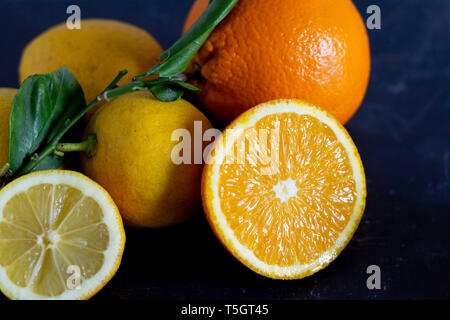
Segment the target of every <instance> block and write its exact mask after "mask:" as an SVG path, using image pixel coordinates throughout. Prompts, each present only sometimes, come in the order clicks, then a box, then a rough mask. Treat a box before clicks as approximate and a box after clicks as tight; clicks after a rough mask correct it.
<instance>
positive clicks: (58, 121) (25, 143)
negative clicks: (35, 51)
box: [0, 0, 238, 186]
mask: <svg viewBox="0 0 450 320" xmlns="http://www.w3.org/2000/svg"><path fill="white" fill-rule="evenodd" d="M237 1H238V0H213V1H211V2H210V4H209V6H208V7H207V8H206V10H205V11H204V12H203V14H202V15H201V17H200V18H199V19H198V20H197V21H196V22H195V23H194V24H193V25H192V27H191V28H190V29H189V30H188V31H187V32H186V33H185V34H184V35H183V36H182V37H181V38H180V39H179V40H178V41H176V42H175V43H174V44H173V45H172V46H171V47H170V48H169V49H168V50H166V51H164V52H163V53H162V54H161V56H160V57H159V58H158V60H159V62H158V63H157V64H156V65H155V66H154V67H152V68H151V69H150V70H149V71H147V72H146V73H144V74H141V75H137V76H135V77H134V78H133V81H132V82H130V83H128V84H126V85H123V86H120V87H118V86H117V83H118V82H119V81H120V79H122V78H123V76H124V75H125V74H126V73H127V71H126V70H123V71H120V72H119V74H118V75H117V77H116V78H115V79H113V81H112V82H111V83H110V84H109V85H108V86H107V87H106V88H105V90H104V91H103V92H101V93H100V94H99V95H98V96H97V98H96V99H94V100H93V101H92V102H90V103H89V104H87V105H86V102H85V99H84V95H83V91H82V89H81V86H80V84H79V83H78V81H77V80H76V79H75V77H74V76H73V74H72V73H71V72H70V71H69V70H68V69H67V68H66V67H62V68H60V69H58V70H56V71H55V72H53V73H50V74H39V75H33V76H31V77H29V78H27V79H26V80H25V81H24V82H23V84H22V85H21V87H20V88H19V92H18V93H17V95H16V97H15V98H14V101H13V105H12V110H11V115H10V143H9V160H8V163H6V164H4V166H2V167H0V186H2V185H4V184H6V183H8V182H9V181H11V180H12V179H15V178H17V177H20V176H22V175H25V174H28V173H30V172H32V171H35V170H45V169H56V168H60V167H61V166H62V164H63V161H64V153H65V152H71V151H85V152H86V153H87V154H88V155H91V156H92V155H93V154H95V148H96V143H97V140H96V138H95V137H93V136H90V137H88V138H87V140H86V141H83V142H81V143H76V144H70V143H62V142H61V140H62V139H63V138H64V137H66V136H67V134H68V132H69V130H71V129H73V127H74V126H75V124H77V123H78V122H79V121H80V120H81V119H82V118H83V117H84V116H85V115H86V113H87V112H88V111H89V110H91V109H92V108H93V107H94V106H96V105H97V104H98V103H100V102H101V101H109V100H110V99H112V98H115V97H118V96H121V95H123V94H126V93H129V92H133V91H138V90H149V91H151V92H152V94H153V95H154V96H155V97H156V98H157V99H159V100H161V101H164V102H167V101H175V100H177V99H180V98H181V97H182V96H183V94H184V92H185V90H191V91H198V90H199V89H198V88H196V87H194V86H193V85H191V84H189V83H188V82H187V81H188V80H189V79H190V77H192V76H198V75H199V74H200V70H199V68H198V67H194V68H193V69H194V71H193V72H191V73H186V72H185V70H186V69H187V68H188V66H189V65H190V63H191V61H192V59H193V57H194V56H195V54H196V53H197V51H198V50H199V49H200V48H201V46H202V45H203V43H204V42H205V41H206V39H207V38H208V37H209V35H210V34H211V32H212V31H213V30H214V28H215V27H216V26H217V25H218V24H219V23H220V22H221V21H222V20H223V19H224V18H225V17H226V16H227V15H228V13H229V12H230V11H231V9H232V8H233V7H234V5H235V4H236V3H237ZM149 76H154V77H155V78H154V79H151V80H145V78H147V77H149ZM0 166H1V164H0Z"/></svg>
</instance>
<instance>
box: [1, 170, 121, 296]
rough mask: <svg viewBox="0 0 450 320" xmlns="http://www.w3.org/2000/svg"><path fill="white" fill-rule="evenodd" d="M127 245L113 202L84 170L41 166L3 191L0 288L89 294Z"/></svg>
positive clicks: (24, 292) (7, 291)
mask: <svg viewBox="0 0 450 320" xmlns="http://www.w3.org/2000/svg"><path fill="white" fill-rule="evenodd" d="M124 245H125V233H124V229H123V224H122V219H121V217H120V214H119V211H118V209H117V207H116V205H115V204H114V202H113V201H112V199H111V197H110V196H109V195H108V193H107V192H106V191H105V190H104V189H103V188H102V187H100V186H99V185H98V184H96V183H95V182H93V181H92V180H90V179H88V178H87V177H85V176H84V175H82V174H80V173H77V172H72V171H64V170H50V171H39V172H35V173H31V174H29V175H26V176H24V177H21V178H19V179H17V180H14V181H13V182H11V183H9V184H8V185H7V186H6V187H4V188H3V189H2V190H1V191H0V290H1V291H2V292H3V293H4V294H5V295H6V296H8V297H9V298H11V299H27V300H28V299H87V298H89V297H91V296H93V295H94V294H96V293H97V292H98V291H99V290H100V289H101V288H103V287H104V286H105V284H106V283H107V282H108V281H109V280H110V279H111V278H112V276H113V275H114V274H115V273H116V271H117V269H118V268H119V265H120V262H121V260H122V253H123V250H124Z"/></svg>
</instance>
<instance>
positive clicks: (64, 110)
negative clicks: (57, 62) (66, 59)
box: [9, 67, 86, 173]
mask: <svg viewBox="0 0 450 320" xmlns="http://www.w3.org/2000/svg"><path fill="white" fill-rule="evenodd" d="M85 105H86V103H85V100H84V95H83V91H82V89H81V87H80V84H79V83H78V81H77V80H76V79H75V77H74V76H73V75H72V73H71V72H70V71H69V70H68V69H67V68H66V67H62V68H60V69H58V70H56V71H55V72H53V73H49V74H40V75H34V76H31V77H29V78H27V79H26V80H25V81H24V83H23V84H22V86H21V87H20V89H19V92H18V93H17V95H16V97H15V98H14V101H13V105H12V110H11V114H10V141H9V163H10V165H11V168H10V169H11V170H12V172H13V173H16V172H17V170H19V169H20V167H21V166H22V165H23V163H24V161H25V160H26V159H27V158H28V157H30V156H31V155H33V154H34V153H36V152H37V151H38V150H39V148H40V147H41V144H43V142H49V141H50V140H51V139H52V137H54V136H55V135H56V134H57V132H58V131H59V130H60V129H61V127H62V126H63V125H64V123H66V122H67V121H68V119H70V118H71V117H73V116H74V115H75V114H76V113H77V112H78V111H79V110H81V109H82V108H83V107H84V106H85ZM49 163H53V164H54V163H55V161H49V162H46V165H45V167H46V168H47V169H48V166H49ZM51 166H53V165H51ZM55 168H57V167H55Z"/></svg>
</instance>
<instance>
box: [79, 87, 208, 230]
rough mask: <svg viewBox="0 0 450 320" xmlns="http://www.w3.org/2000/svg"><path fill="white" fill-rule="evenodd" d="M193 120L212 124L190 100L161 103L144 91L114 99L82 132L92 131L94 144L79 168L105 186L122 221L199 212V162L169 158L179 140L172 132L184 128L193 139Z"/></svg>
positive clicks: (147, 221)
mask: <svg viewBox="0 0 450 320" xmlns="http://www.w3.org/2000/svg"><path fill="white" fill-rule="evenodd" d="M194 121H200V122H201V125H202V128H203V130H207V129H208V128H211V124H210V122H209V120H208V119H207V118H206V117H205V116H204V115H203V114H202V113H201V112H200V111H198V110H197V109H196V108H195V107H194V106H193V105H191V104H190V103H189V102H187V101H185V100H178V101H174V102H161V101H159V100H157V99H156V98H154V97H153V96H152V94H151V93H150V92H148V91H145V92H144V91H141V92H134V93H129V94H126V95H123V96H120V97H118V98H115V99H113V100H111V101H110V102H109V103H107V104H105V105H104V107H102V108H101V109H100V110H99V111H98V112H97V113H96V114H95V115H94V117H93V118H92V119H91V121H90V123H89V125H88V128H87V129H86V133H85V134H86V135H90V134H95V135H96V136H97V140H98V147H97V151H96V154H95V155H94V156H93V157H91V158H88V157H86V156H84V155H83V156H82V159H81V163H82V168H83V172H84V173H86V174H87V175H88V176H89V177H91V178H92V179H93V180H95V181H97V182H98V183H99V184H100V185H102V186H103V187H104V188H105V189H106V190H108V192H109V193H110V194H111V196H112V198H113V199H114V201H115V203H116V204H117V206H118V207H119V210H120V213H121V214H122V217H123V219H124V222H125V223H126V224H127V225H130V226H134V227H162V226H168V225H172V224H176V223H179V222H181V221H183V220H185V219H187V218H189V217H190V216H192V215H193V214H194V213H196V212H199V211H200V210H201V197H200V181H201V175H202V168H203V166H202V164H194V163H193V162H194V161H192V162H191V164H189V163H188V161H186V162H185V163H181V164H176V163H175V162H173V161H172V153H173V150H176V146H177V145H178V144H179V143H181V142H180V141H179V140H177V139H172V134H173V133H174V131H175V130H182V131H186V133H187V134H189V135H190V136H192V140H191V141H192V143H193V140H194V139H193V138H194V134H195V133H194V128H195V124H194ZM189 146H191V143H189ZM174 148H175V149H174ZM188 151H189V150H186V152H188Z"/></svg>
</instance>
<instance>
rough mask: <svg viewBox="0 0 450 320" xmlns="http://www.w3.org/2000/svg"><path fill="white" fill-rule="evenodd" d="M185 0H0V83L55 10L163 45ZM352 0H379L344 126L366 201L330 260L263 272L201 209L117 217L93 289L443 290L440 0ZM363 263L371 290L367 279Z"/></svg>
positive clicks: (446, 218)
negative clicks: (284, 275)
mask: <svg viewBox="0 0 450 320" xmlns="http://www.w3.org/2000/svg"><path fill="white" fill-rule="evenodd" d="M280 1H282V0H280ZM299 1H300V0H299ZM192 2H193V0H122V1H118V0H114V1H113V0H96V1H86V0H76V1H63V0H42V1H39V0H0V56H1V59H0V87H17V86H18V77H17V68H18V63H19V59H20V55H21V51H22V49H23V48H24V46H25V45H26V43H27V42H28V41H30V40H31V39H32V38H33V37H34V36H36V35H38V34H39V33H41V32H42V31H44V30H45V29H46V28H48V27H50V26H52V25H54V24H57V23H61V22H63V21H65V19H66V18H67V15H66V8H67V6H68V5H70V4H77V5H79V6H80V7H81V11H82V17H83V18H87V17H104V18H114V19H119V20H123V21H126V22H130V23H133V24H135V25H137V26H139V27H142V28H144V29H146V30H147V31H149V32H150V33H151V34H152V35H153V36H155V38H156V39H158V41H159V42H160V43H161V44H162V46H163V47H164V48H167V47H168V46H170V44H172V43H173V42H174V41H175V40H176V39H177V38H178V36H179V35H180V31H181V28H182V24H183V21H184V18H185V16H186V14H187V12H188V10H189V8H190V5H191V3H192ZM354 3H355V4H356V5H357V7H358V9H359V11H360V13H361V15H362V16H363V18H364V20H366V18H367V17H368V15H367V14H366V8H367V7H368V6H369V5H371V4H377V5H379V6H380V7H381V14H382V29H381V30H368V34H369V37H370V43H371V51H372V73H371V80H370V84H369V89H368V92H367V95H366V98H365V100H364V102H363V104H362V106H361V108H360V109H359V111H358V112H357V113H356V115H355V116H354V117H353V119H352V120H351V121H350V122H349V123H348V124H347V125H346V128H347V129H348V131H349V133H350V135H351V136H352V137H353V139H354V141H355V143H356V145H357V147H358V149H359V152H360V154H361V157H362V160H363V163H364V167H365V170H366V176H367V187H368V198H367V208H366V211H365V214H364V216H363V219H362V221H361V225H360V227H359V229H358V230H357V232H356V235H355V237H354V238H353V240H352V241H351V242H350V244H349V245H348V247H347V248H346V249H345V250H344V251H343V252H342V254H341V255H340V256H339V257H338V258H337V259H336V260H335V262H333V263H332V264H331V265H330V266H328V267H327V268H326V269H324V270H323V271H320V272H319V273H317V274H315V275H313V276H311V277H309V278H306V279H302V280H295V281H280V280H271V279H266V278H264V277H262V276H259V275H257V274H255V273H253V272H252V271H250V270H249V269H247V268H246V267H244V266H243V265H241V264H240V263H239V262H238V261H237V260H236V259H234V258H233V257H232V256H231V255H229V254H228V253H227V251H226V250H225V249H224V248H223V247H222V246H221V245H220V243H219V241H218V240H216V238H215V237H214V235H213V234H212V232H211V231H210V228H209V226H208V224H207V223H206V221H205V219H204V217H203V215H201V214H200V215H198V216H197V217H196V218H194V219H192V220H190V221H188V222H187V223H184V224H182V225H179V226H176V227H170V228H164V229H157V230H134V229H130V228H128V229H127V230H126V231H127V244H126V249H125V254H124V258H123V262H122V265H121V267H120V269H119V271H118V273H117V275H116V276H115V277H114V278H113V279H112V281H111V282H110V283H109V284H108V285H107V286H106V287H105V288H104V289H103V290H102V291H101V292H100V293H99V294H98V295H97V296H96V297H95V298H94V299H110V298H113V299H117V298H121V299H180V300H181V299H431V298H441V299H442V298H445V299H449V298H450V274H449V269H450V263H449V257H450V256H449V249H450V240H449V231H450V228H449V227H450V123H449V120H450V101H449V98H450V90H449V89H450V65H449V62H448V61H449V59H450V37H449V33H450V18H449V15H450V1H447V0H428V1H423V0H383V1H381V0H368V1H365V0H355V1H354ZM372 264H376V265H378V266H380V268H381V282H382V289H381V290H373V291H371V290H368V289H367V287H366V279H367V277H368V275H367V274H366V268H367V267H368V266H369V265H372ZM0 299H4V298H3V297H1V296H0Z"/></svg>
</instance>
